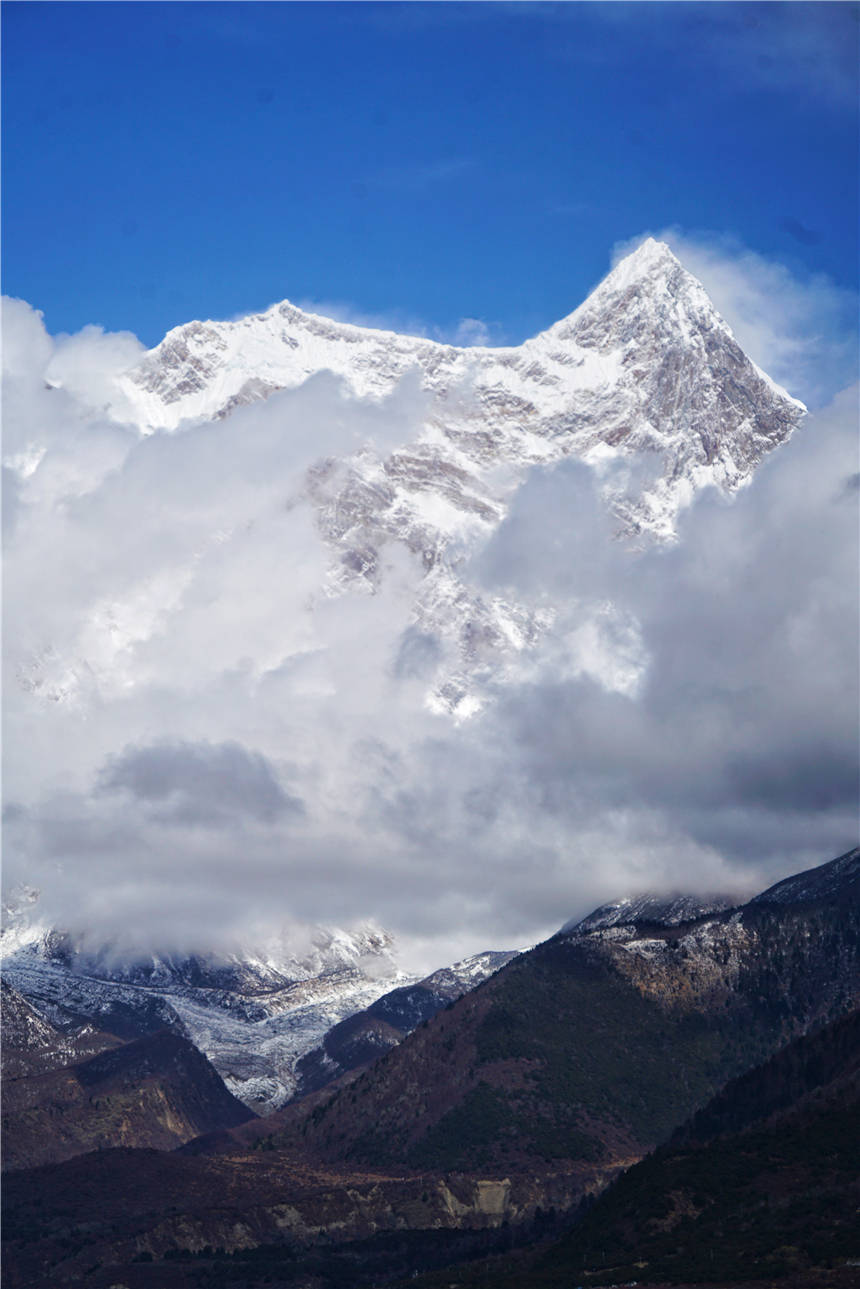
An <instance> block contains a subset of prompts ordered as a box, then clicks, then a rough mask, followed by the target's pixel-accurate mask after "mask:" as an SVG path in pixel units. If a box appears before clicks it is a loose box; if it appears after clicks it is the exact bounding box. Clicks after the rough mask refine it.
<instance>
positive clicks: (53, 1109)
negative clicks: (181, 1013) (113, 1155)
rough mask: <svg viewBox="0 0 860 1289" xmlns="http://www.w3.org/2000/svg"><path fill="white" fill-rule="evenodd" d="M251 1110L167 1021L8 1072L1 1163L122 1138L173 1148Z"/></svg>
mask: <svg viewBox="0 0 860 1289" xmlns="http://www.w3.org/2000/svg"><path fill="white" fill-rule="evenodd" d="M252 1118H254V1116H253V1114H252V1112H251V1111H250V1110H248V1109H247V1107H246V1106H244V1105H242V1103H241V1102H240V1101H237V1100H236V1098H235V1097H234V1096H232V1095H231V1093H230V1092H228V1091H227V1089H226V1087H225V1086H224V1084H223V1082H222V1081H221V1078H220V1077H219V1075H218V1074H217V1073H216V1071H215V1070H214V1069H213V1068H212V1066H211V1065H210V1063H209V1062H208V1061H207V1060H206V1057H205V1056H203V1055H202V1053H200V1052H199V1051H198V1050H197V1048H196V1047H195V1046H194V1045H193V1043H191V1042H189V1040H188V1039H186V1038H183V1037H182V1036H181V1035H180V1034H177V1033H176V1032H175V1031H173V1030H169V1029H164V1030H160V1031H158V1032H157V1033H155V1034H151V1035H147V1036H145V1037H144V1038H140V1039H136V1040H134V1041H133V1042H130V1043H124V1044H122V1045H121V1046H119V1047H113V1048H110V1049H108V1050H106V1051H101V1052H99V1053H98V1054H97V1055H95V1056H90V1057H89V1059H87V1060H78V1062H77V1063H75V1064H72V1063H69V1064H65V1065H60V1066H43V1068H41V1069H37V1070H34V1071H32V1072H30V1073H28V1074H19V1075H18V1076H17V1077H16V1076H7V1077H6V1078H5V1079H4V1087H3V1143H4V1149H3V1167H4V1169H13V1168H27V1167H32V1166H33V1165H36V1164H41V1163H48V1162H50V1163H56V1162H59V1161H61V1160H64V1159H69V1158H71V1157H72V1156H74V1155H79V1154H82V1153H85V1152H87V1151H90V1150H103V1149H107V1148H110V1147H112V1146H120V1145H127V1146H152V1147H156V1148H158V1149H160V1150H173V1149H174V1148H175V1147H176V1146H179V1145H181V1144H182V1143H183V1142H186V1141H189V1140H191V1139H192V1138H194V1137H197V1136H199V1135H200V1134H201V1133H206V1132H212V1131H215V1130H216V1129H224V1128H231V1127H235V1126H236V1125H238V1124H240V1123H244V1122H245V1121H246V1120H248V1119H252Z"/></svg>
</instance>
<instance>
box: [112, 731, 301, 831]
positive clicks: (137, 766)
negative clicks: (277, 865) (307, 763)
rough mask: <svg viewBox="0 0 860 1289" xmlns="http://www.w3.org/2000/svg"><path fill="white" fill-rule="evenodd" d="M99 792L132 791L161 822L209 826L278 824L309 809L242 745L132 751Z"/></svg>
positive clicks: (162, 745) (174, 745)
mask: <svg viewBox="0 0 860 1289" xmlns="http://www.w3.org/2000/svg"><path fill="white" fill-rule="evenodd" d="M97 791H99V792H128V793H130V794H131V795H132V796H134V797H136V798H137V799H138V801H141V802H145V803H147V804H148V805H150V806H153V807H154V808H155V812H156V815H157V817H158V818H160V819H163V820H175V821H176V822H177V823H196V824H203V825H205V826H206V827H209V828H219V827H221V826H222V824H223V822H224V819H225V818H233V819H235V818H241V817H243V816H247V817H248V818H251V819H258V820H260V821H261V822H263V823H274V822H275V821H276V820H278V819H282V818H283V817H284V816H285V815H288V814H290V813H292V814H295V813H300V812H301V811H302V809H303V807H302V803H301V802H300V801H299V799H298V798H297V797H293V796H291V795H290V794H289V793H287V792H285V791H284V789H283V788H282V787H281V784H280V783H279V782H278V779H277V776H276V774H275V771H274V769H273V767H272V765H271V764H270V762H269V761H268V760H267V759H266V757H264V756H262V755H261V754H260V753H259V752H249V751H248V750H247V749H246V748H244V747H241V746H240V745H239V744H238V743H219V744H211V743H186V742H159V743H152V744H150V745H149V746H148V747H127V748H125V749H124V750H123V752H121V753H120V755H119V756H116V757H111V758H110V759H109V761H108V763H107V765H106V766H105V767H104V769H103V770H102V771H101V773H100V775H99V778H98V786H97Z"/></svg>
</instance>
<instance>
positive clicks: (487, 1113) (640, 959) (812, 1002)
mask: <svg viewBox="0 0 860 1289" xmlns="http://www.w3.org/2000/svg"><path fill="white" fill-rule="evenodd" d="M858 867H860V850H855V851H852V852H850V853H849V854H847V855H845V856H842V857H840V858H839V859H837V860H835V861H833V862H832V863H831V864H826V865H823V866H822V867H821V868H820V869H818V870H814V876H813V877H810V876H809V875H805V880H804V883H803V884H802V885H800V886H796V887H794V888H793V889H794V890H795V892H796V894H797V895H798V896H799V897H800V896H802V898H794V897H792V898H791V899H789V898H786V887H785V884H784V883H780V884H778V886H777V887H775V888H772V889H773V891H776V892H777V893H778V898H772V897H771V893H770V892H764V893H763V894H762V896H760V897H757V898H756V899H755V900H753V901H750V902H749V903H747V904H746V905H743V906H742V907H741V908H739V909H731V908H729V909H723V910H721V911H716V912H713V913H705V914H702V915H700V916H697V917H695V918H693V919H691V920H689V921H686V922H677V921H676V920H675V919H674V918H673V919H671V920H670V922H669V924H668V925H666V924H663V923H660V922H657V921H653V920H649V921H643V922H641V923H639V924H625V925H614V926H609V927H606V926H602V925H601V926H598V928H597V929H595V930H590V929H589V928H588V924H589V919H586V920H585V923H584V929H577V928H574V929H573V930H570V931H563V932H561V933H559V934H558V935H557V936H555V937H554V938H553V939H551V940H549V941H547V942H546V943H544V944H542V945H539V946H538V947H537V948H536V949H533V950H531V951H530V952H529V953H526V954H523V955H521V956H520V957H518V958H516V959H515V960H514V961H513V962H511V963H510V964H509V965H508V966H507V967H505V968H503V969H502V971H500V972H498V973H497V974H496V975H495V976H493V977H492V978H491V979H490V980H489V981H487V982H486V983H485V984H483V985H481V986H479V988H477V989H476V990H474V991H473V992H472V993H470V994H468V995H466V996H465V997H463V998H462V999H460V1000H459V1001H458V1002H456V1003H454V1005H453V1006H452V1007H451V1008H450V1009H449V1010H446V1011H444V1012H441V1013H439V1014H438V1015H436V1016H435V1017H434V1018H433V1019H431V1020H430V1021H429V1022H427V1023H426V1024H425V1025H424V1026H422V1027H420V1028H419V1029H418V1030H417V1031H416V1032H415V1033H414V1034H412V1035H411V1036H410V1037H409V1038H408V1039H407V1040H405V1041H404V1042H403V1043H402V1044H401V1045H400V1046H399V1047H397V1048H396V1049H394V1050H392V1051H390V1052H389V1053H387V1054H386V1055H385V1056H384V1057H382V1058H381V1060H380V1061H378V1062H377V1064H376V1065H375V1066H374V1067H373V1068H372V1069H371V1070H370V1071H368V1072H366V1073H365V1074H363V1075H362V1076H361V1077H360V1078H359V1079H358V1080H356V1081H355V1082H354V1083H352V1084H351V1085H350V1086H349V1087H348V1088H344V1089H341V1090H340V1091H338V1092H336V1093H335V1094H334V1096H333V1097H332V1098H331V1099H330V1100H329V1101H327V1102H324V1103H323V1104H321V1105H316V1106H315V1108H314V1109H313V1110H312V1111H311V1112H310V1113H309V1115H308V1116H307V1117H306V1118H304V1119H303V1120H302V1119H301V1117H299V1118H296V1119H294V1120H293V1122H292V1123H291V1124H290V1126H289V1127H287V1128H285V1130H284V1131H283V1133H281V1134H280V1135H278V1134H277V1133H276V1134H275V1135H274V1137H273V1143H274V1144H276V1145H278V1146H281V1147H291V1148H299V1147H300V1148H301V1149H302V1150H304V1151H307V1152H309V1153H310V1154H311V1155H312V1156H313V1157H315V1158H318V1159H320V1160H321V1161H322V1160H325V1161H326V1162H328V1163H330V1164H331V1163H351V1164H358V1163H362V1164H368V1163H370V1162H371V1161H373V1162H374V1163H376V1164H377V1165H378V1164H380V1163H384V1164H385V1165H386V1166H389V1167H400V1168H402V1167H406V1168H413V1169H416V1170H420V1169H426V1168H434V1169H436V1168H441V1169H462V1168H475V1167H477V1168H483V1169H487V1170H490V1171H497V1170H504V1171H505V1172H510V1171H529V1170H534V1169H535V1168H537V1169H539V1170H540V1169H543V1170H545V1169H547V1167H552V1166H557V1167H565V1168H571V1167H575V1166H579V1167H582V1166H583V1165H588V1164H595V1163H597V1162H600V1164H601V1166H602V1167H604V1168H605V1167H606V1166H607V1165H608V1164H610V1162H613V1161H614V1162H615V1163H616V1164H617V1165H618V1166H619V1167H621V1166H623V1165H624V1164H625V1163H627V1162H629V1161H630V1159H631V1158H632V1157H634V1158H635V1157H639V1156H640V1155H642V1154H643V1153H644V1152H645V1151H647V1150H649V1149H652V1148H653V1147H654V1146H655V1145H656V1144H657V1143H658V1142H660V1141H662V1140H665V1139H666V1137H668V1135H669V1134H670V1132H671V1131H672V1130H673V1128H674V1127H675V1126H676V1125H677V1124H678V1123H679V1122H681V1121H682V1120H684V1119H685V1118H686V1117H687V1116H688V1115H690V1114H691V1113H692V1112H693V1111H694V1110H696V1109H697V1108H698V1107H699V1106H700V1105H702V1104H703V1103H704V1102H705V1101H707V1100H708V1098H709V1097H710V1096H712V1095H713V1094H714V1093H715V1092H716V1091H717V1089H718V1088H719V1087H720V1086H722V1085H723V1084H724V1083H725V1082H726V1081H727V1080H728V1079H730V1078H732V1077H734V1076H735V1075H737V1074H739V1073H741V1072H742V1071H744V1070H746V1069H748V1068H750V1067H751V1066H753V1065H755V1064H756V1063H758V1062H760V1061H762V1060H764V1059H766V1058H767V1057H768V1056H769V1055H770V1054H771V1053H772V1052H774V1051H775V1050H776V1049H777V1048H778V1047H779V1046H781V1045H782V1044H783V1043H785V1042H786V1041H788V1040H790V1039H791V1038H793V1037H795V1036H797V1035H799V1034H802V1033H804V1032H805V1031H806V1030H808V1029H809V1028H810V1027H813V1026H815V1025H817V1024H821V1023H823V1022H825V1021H828V1020H830V1019H831V1018H833V1017H835V1016H838V1015H840V1014H841V1013H842V1012H844V1011H846V1010H848V1009H849V1008H850V1007H851V1006H852V1005H855V1004H856V1001H857V998H858V994H860V950H858V946H860V902H858V900H857V897H856V892H857V870H858Z"/></svg>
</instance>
